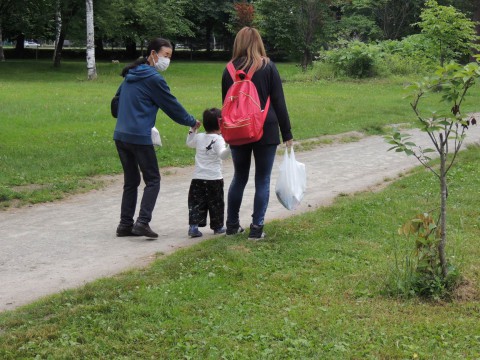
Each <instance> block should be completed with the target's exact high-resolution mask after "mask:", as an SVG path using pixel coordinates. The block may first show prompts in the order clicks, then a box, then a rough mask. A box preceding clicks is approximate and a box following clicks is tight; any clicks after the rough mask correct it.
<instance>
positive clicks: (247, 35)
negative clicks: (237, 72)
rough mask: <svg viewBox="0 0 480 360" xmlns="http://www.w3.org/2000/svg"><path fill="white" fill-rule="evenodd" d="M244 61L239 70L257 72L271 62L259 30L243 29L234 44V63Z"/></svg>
mask: <svg viewBox="0 0 480 360" xmlns="http://www.w3.org/2000/svg"><path fill="white" fill-rule="evenodd" d="M237 59H242V61H241V63H240V67H239V69H241V70H245V69H246V68H250V69H251V70H253V71H257V70H258V69H260V68H261V67H262V66H263V65H264V62H263V61H264V60H265V64H266V63H268V62H269V61H270V59H269V58H268V57H267V53H266V51H265V46H264V45H263V41H262V37H261V36H260V33H259V32H258V30H257V29H255V28H253V27H249V26H245V27H244V28H242V29H241V30H240V31H239V32H238V33H237V36H236V37H235V42H234V43H233V55H232V61H235V60H237Z"/></svg>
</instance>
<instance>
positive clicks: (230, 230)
mask: <svg viewBox="0 0 480 360" xmlns="http://www.w3.org/2000/svg"><path fill="white" fill-rule="evenodd" d="M244 231H245V229H244V228H242V227H241V226H240V224H235V225H228V224H227V230H226V231H225V233H226V235H227V236H228V235H237V234H240V233H243V232H244Z"/></svg>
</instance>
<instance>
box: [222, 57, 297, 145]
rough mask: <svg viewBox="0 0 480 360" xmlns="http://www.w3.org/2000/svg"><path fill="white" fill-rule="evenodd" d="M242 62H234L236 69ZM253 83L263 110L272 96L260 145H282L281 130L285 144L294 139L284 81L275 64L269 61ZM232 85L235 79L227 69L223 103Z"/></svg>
mask: <svg viewBox="0 0 480 360" xmlns="http://www.w3.org/2000/svg"><path fill="white" fill-rule="evenodd" d="M240 62H241V60H238V61H235V62H234V66H235V68H238V67H239V66H238V64H239V63H240ZM247 70H248V69H247ZM252 82H253V83H254V84H255V86H256V87H257V91H258V96H259V98H260V102H261V107H262V109H264V108H265V104H266V102H267V98H268V97H269V96H270V108H269V109H268V113H267V118H266V120H265V124H264V125H263V136H262V138H261V139H260V140H259V143H260V144H276V145H278V144H280V136H279V131H278V129H279V128H280V132H281V134H282V140H283V142H285V141H288V140H291V139H293V135H292V130H291V126H290V118H289V116H288V111H287V105H286V103H285V95H284V93H283V86H282V81H281V79H280V74H279V73H278V70H277V67H276V66H275V64H274V63H273V62H272V61H269V62H268V63H267V64H266V65H265V66H263V67H262V68H260V69H258V70H257V71H256V72H255V73H254V74H253V76H252ZM232 85H233V79H232V77H231V76H230V73H229V72H228V70H227V69H226V68H225V70H224V71H223V76H222V103H223V101H224V100H225V96H226V94H227V91H228V89H229V88H230V86H232Z"/></svg>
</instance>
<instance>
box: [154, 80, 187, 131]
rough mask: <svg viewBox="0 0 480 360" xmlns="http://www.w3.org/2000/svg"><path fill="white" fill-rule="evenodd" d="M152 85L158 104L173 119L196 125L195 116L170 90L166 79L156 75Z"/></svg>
mask: <svg viewBox="0 0 480 360" xmlns="http://www.w3.org/2000/svg"><path fill="white" fill-rule="evenodd" d="M155 78H156V79H155V80H156V81H155V82H153V85H152V87H153V88H152V98H153V100H154V102H155V103H156V104H157V106H158V107H159V108H160V109H161V110H162V111H163V112H164V113H165V114H167V116H168V117H169V118H170V119H172V120H173V121H175V122H177V123H179V124H180V125H185V126H190V127H195V126H196V125H197V121H196V120H195V117H194V116H193V115H191V114H189V113H188V112H187V110H185V108H184V107H183V106H182V104H180V102H179V101H178V100H177V98H176V97H175V96H173V95H172V93H171V92H170V88H169V87H168V85H167V82H166V81H165V79H164V78H163V77H162V76H161V75H160V76H158V77H157V76H156V77H155Z"/></svg>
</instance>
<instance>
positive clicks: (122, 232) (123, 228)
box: [117, 224, 137, 237]
mask: <svg viewBox="0 0 480 360" xmlns="http://www.w3.org/2000/svg"><path fill="white" fill-rule="evenodd" d="M132 228H133V225H123V224H119V225H118V226H117V236H118V237H122V236H137V235H135V234H134V233H132Z"/></svg>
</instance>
